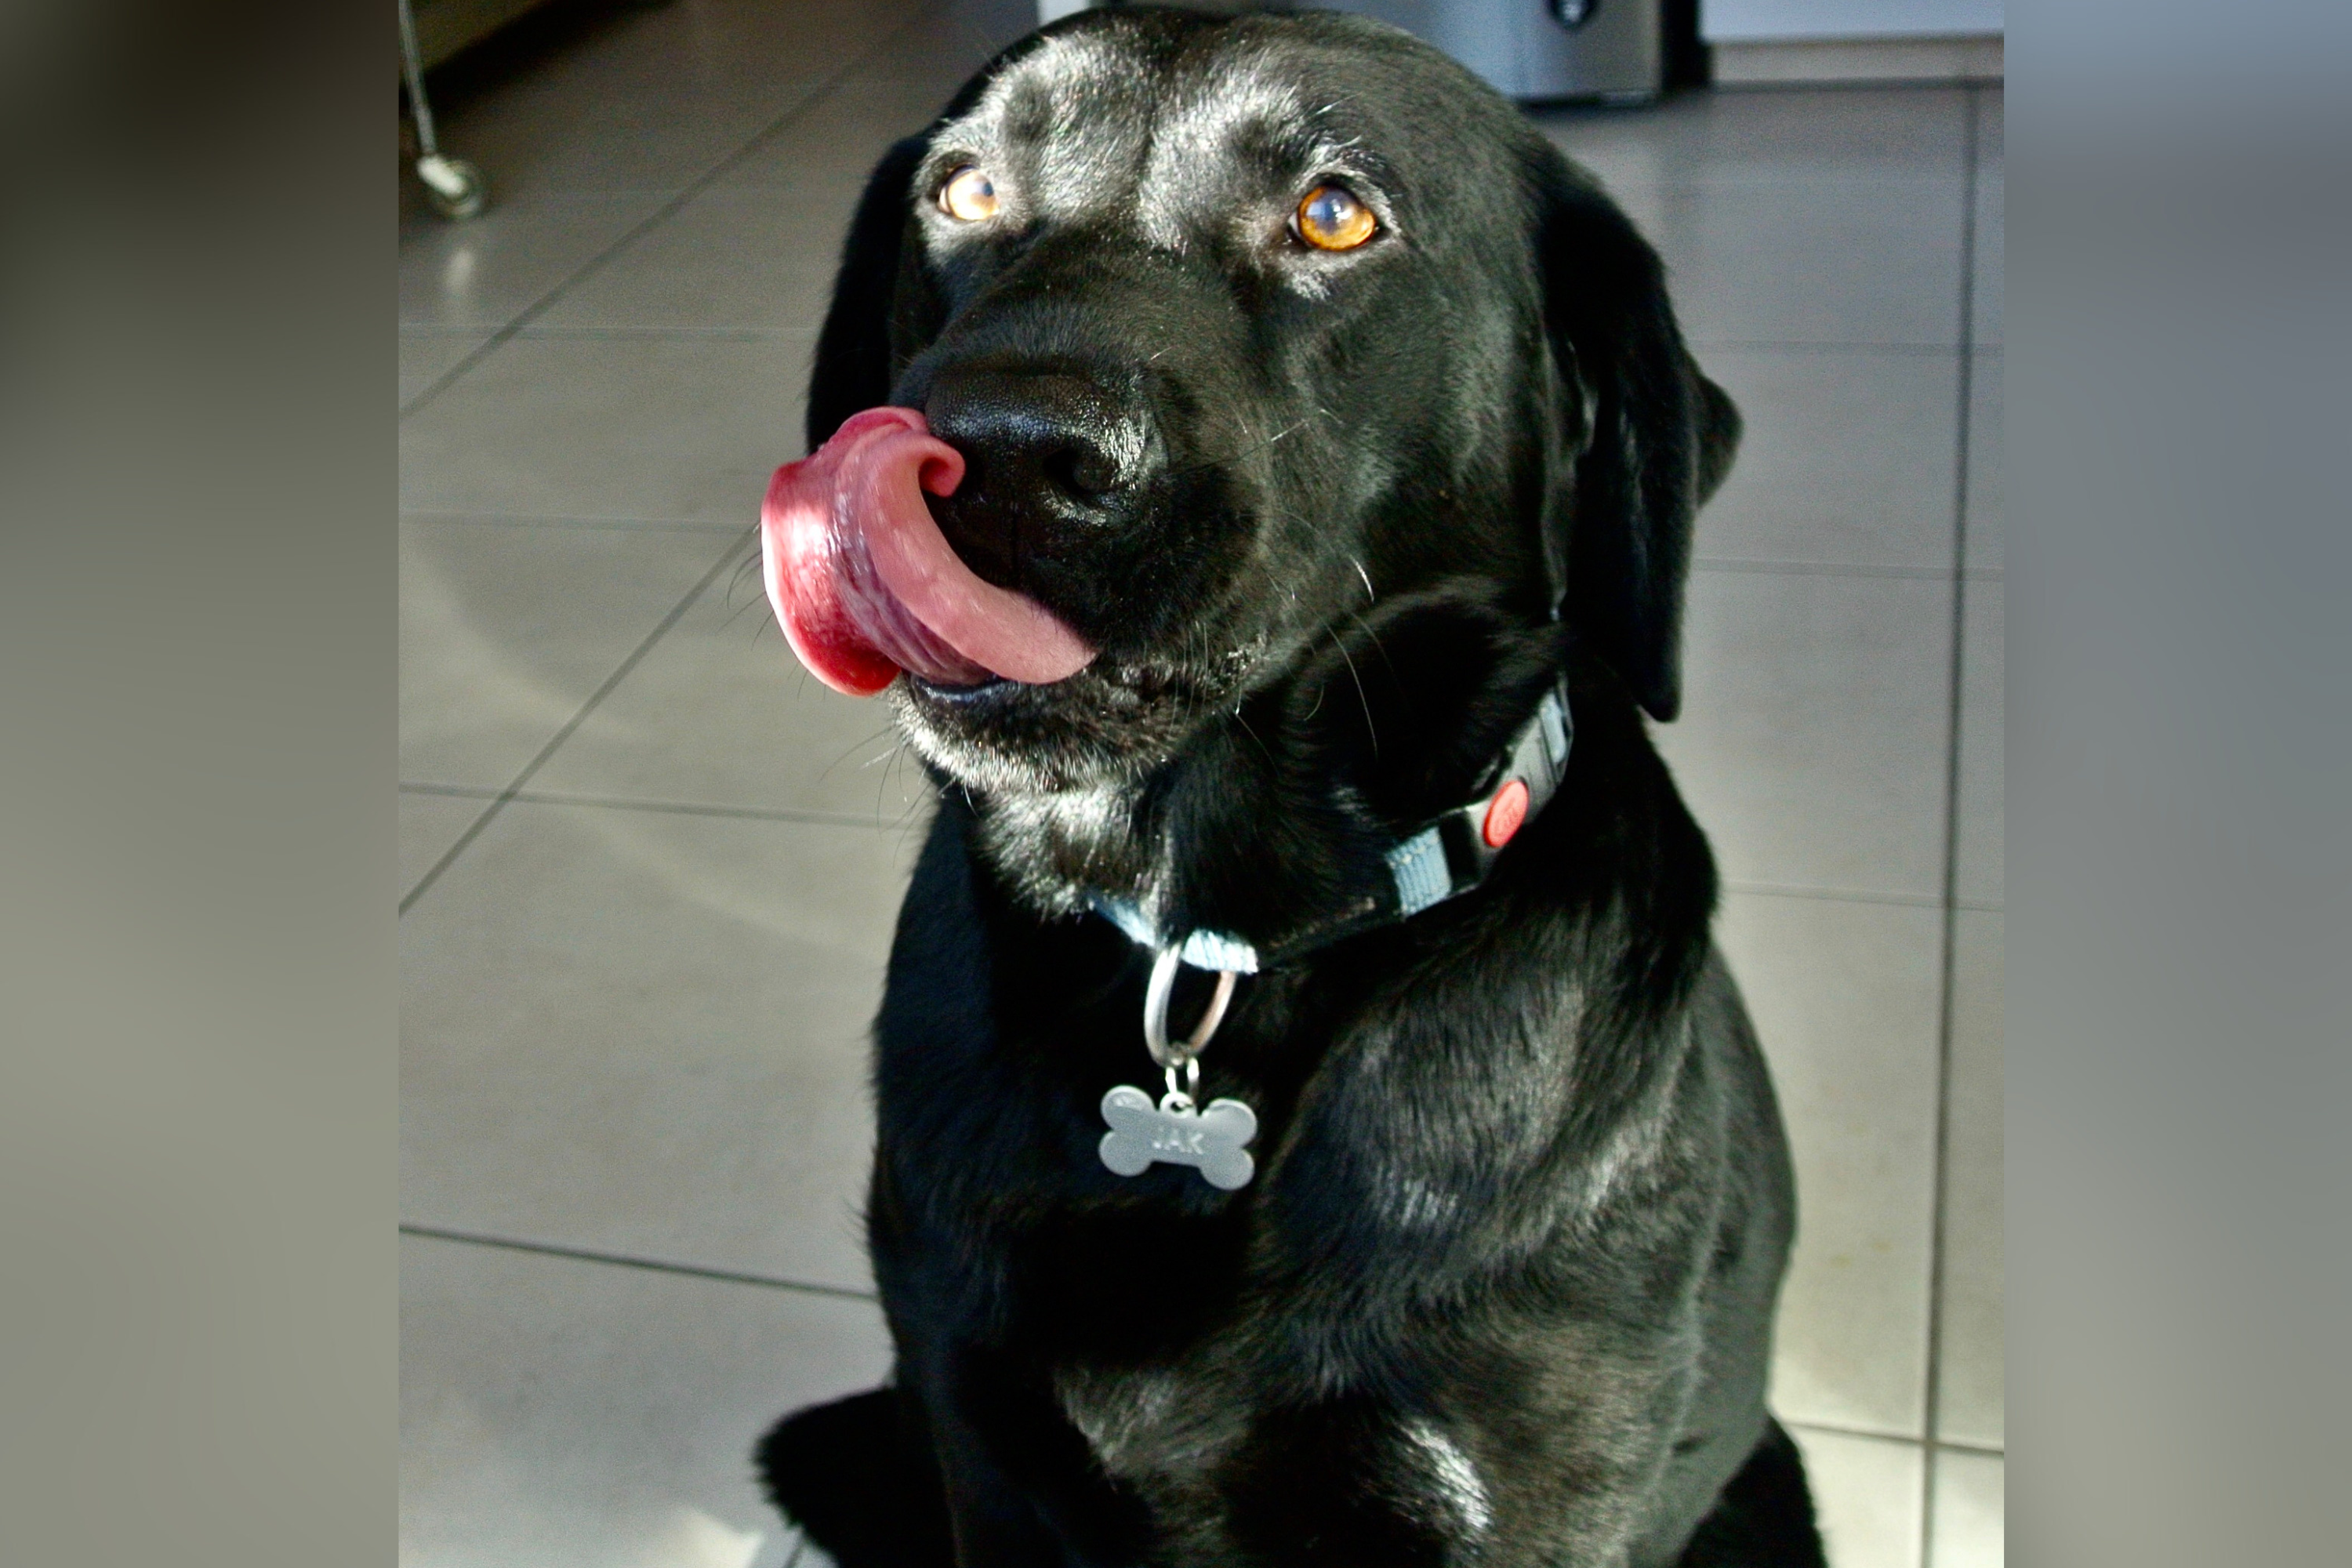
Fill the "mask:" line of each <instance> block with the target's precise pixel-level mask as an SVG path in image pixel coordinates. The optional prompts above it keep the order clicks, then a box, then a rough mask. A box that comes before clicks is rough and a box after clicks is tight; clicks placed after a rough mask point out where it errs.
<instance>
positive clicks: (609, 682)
mask: <svg viewBox="0 0 2352 1568" xmlns="http://www.w3.org/2000/svg"><path fill="white" fill-rule="evenodd" d="M757 532H758V530H757V529H752V528H747V529H745V530H744V531H742V533H741V534H740V535H739V536H738V537H737V538H735V539H734V540H732V541H731V542H729V544H728V546H727V550H726V552H725V553H724V554H722V555H720V556H719V559H718V560H717V561H715V562H713V563H711V565H710V570H709V571H708V572H705V573H704V574H702V579H701V581H699V582H698V583H696V584H695V585H694V586H693V587H692V588H691V589H689V590H688V592H687V595H686V596H685V597H684V598H682V599H680V600H679V601H678V602H677V604H675V605H672V606H670V611H669V614H667V615H666V616H663V617H662V618H661V622H660V624H659V625H657V626H655V627H654V629H653V630H652V631H650V632H647V633H646V637H645V640H644V641H643V642H640V643H639V644H637V646H636V647H635V648H633V649H631V650H630V652H629V657H628V658H625V659H623V660H622V661H621V667H620V668H618V669H615V670H614V671H613V673H612V674H610V675H608V676H606V677H605V678H604V684H603V685H601V686H599V687H597V688H596V689H595V690H593V691H592V692H590V693H589V694H588V700H587V701H585V702H583V703H582V704H581V705H580V710H579V711H578V712H576V713H574V714H572V717H571V718H570V719H568V720H566V721H564V725H563V728H562V729H561V730H558V731H556V732H555V733H554V734H553V735H551V736H550V737H549V738H548V742H547V744H545V745H544V746H541V748H540V749H539V754H538V755H536V756H534V757H532V758H531V759H530V761H529V762H528V763H524V764H523V767H522V772H520V773H517V774H515V776H514V778H513V780H512V782H510V783H509V784H508V785H507V786H506V788H505V789H503V790H501V791H500V792H499V796H498V798H497V799H495V800H493V801H491V802H490V804H489V805H488V809H486V810H485V811H483V813H482V815H481V816H478V817H476V818H474V820H473V824H472V825H471V826H468V827H467V829H466V831H465V832H463V833H461V834H459V835H458V836H457V843H455V844H452V845H451V846H449V847H448V848H447V850H446V851H445V852H444V853H443V854H442V856H441V858H439V859H438V860H436V861H435V862H433V864H432V866H431V867H430V868H428V869H427V870H426V871H425V875H423V876H422V877H419V878H418V879H416V885H415V887H413V888H411V889H408V892H407V894H406V895H405V896H404V897H403V898H402V900H400V912H401V913H402V914H406V913H407V912H408V911H409V910H410V909H411V908H412V907H413V906H414V905H415V902H416V900H419V899H421V898H423V897H424V896H425V892H426V890H427V889H430V888H431V887H432V886H433V884H434V883H436V882H437V881H439V880H440V879H441V873H442V872H444V871H446V870H447V869H448V868H450V866H451V865H452V864H454V863H455V862H456V860H457V857H458V856H460V855H462V854H464V853H465V852H466V849H467V846H468V845H470V844H472V843H473V842H474V840H475V839H477V838H478V837H481V835H482V830H483V829H484V828H486V827H488V826H489V825H490V821H491V819H492V818H494V817H496V816H498V814H499V812H500V811H502V810H504V809H505V807H506V804H507V802H508V801H509V800H511V799H513V798H514V796H515V795H516V794H517V792H519V791H520V790H521V788H522V787H523V785H525V784H529V783H530V779H531V775H532V774H533V773H537V772H539V770H540V769H541V768H542V767H545V766H546V765H547V761H548V759H549V758H550V757H552V756H553V755H555V752H556V749H557V748H558V747H560V746H562V744H563V742H566V741H568V740H570V739H571V738H572V731H575V730H577V729H579V728H580V726H581V725H582V724H583V723H585V722H586V721H587V719H588V715H589V714H591V713H593V712H594V711H595V710H596V705H597V704H598V703H600V702H602V701H604V699H605V698H607V697H609V696H611V695H612V692H613V689H614V687H616V686H618V685H620V684H621V682H622V681H623V680H624V679H626V678H627V676H628V673H629V671H631V670H633V669H635V668H637V663H638V661H639V660H640V659H643V658H645V657H646V654H648V653H651V652H652V651H653V647H654V644H656V643H657V642H659V641H661V639H662V637H663V635H664V634H666V633H667V631H668V630H669V629H670V627H672V626H676V625H677V623H678V621H679V620H680V619H682V618H683V617H684V616H685V615H686V612H687V610H688V608H689V607H691V606H692V605H693V604H694V602H695V601H696V600H697V599H699V598H700V597H702V595H703V594H704V593H705V592H706V591H707V590H708V589H709V586H710V584H713V583H715V582H717V581H718V580H719V574H720V573H722V572H724V571H726V570H727V568H728V567H729V566H730V565H732V564H734V562H735V558H736V557H737V556H738V555H740V554H741V553H742V550H743V546H744V545H746V544H748V543H750V542H751V539H752V536H753V535H754V534H755V533H757Z"/></svg>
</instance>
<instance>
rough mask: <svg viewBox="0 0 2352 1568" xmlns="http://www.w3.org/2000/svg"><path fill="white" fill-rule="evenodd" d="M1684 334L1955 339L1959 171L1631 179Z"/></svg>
mask: <svg viewBox="0 0 2352 1568" xmlns="http://www.w3.org/2000/svg"><path fill="white" fill-rule="evenodd" d="M1615 194H1616V195H1617V198H1618V200H1619V201H1620V202H1621V203H1622V205H1624V207H1625V209H1626V212H1627V213H1628V215H1629V216H1632V218H1633V221H1634V223H1635V224H1636V225H1637V226H1639V227H1640V228H1641V230H1642V232H1643V233H1644V234H1645V235H1647V236H1648V237H1649V238H1650V241H1651V243H1652V244H1654V245H1655V246H1656V247H1658V251H1659V254H1660V255H1662V256H1663V257H1664V258H1665V262H1666V269H1667V279H1668V286H1669V288H1670V289H1671V290H1672V293H1673V297H1674V301H1675V313H1676V315H1677V317H1678V318H1679V319H1680V321H1681V322H1682V327H1683V331H1684V333H1685V335H1686V336H1687V337H1689V338H1690V339H1691V341H1692V342H1696V343H1698V344H1700V345H1702V346H1706V345H1711V344H1719V343H1756V342H1768V343H1872V344H1882V345H1906V344H1907V345H1911V346H1915V347H1920V346H1924V347H1943V346H1947V345H1953V344H1957V343H1958V342H1960V319H1959V306H1958V300H1959V287H1960V241H1961V216H1962V209H1963V208H1964V207H1965V205H1967V197H1966V189H1965V186H1964V184H1963V183H1962V182H1961V181H1960V180H1958V179H1957V178H1954V179H1903V180H1879V181H1851V180H1790V181H1784V182H1781V183H1780V184H1769V185H1767V184H1738V185H1728V186H1691V185H1661V186H1640V185H1628V186H1625V187H1623V188H1622V189H1620V190H1618V191H1617V192H1616V193H1615Z"/></svg>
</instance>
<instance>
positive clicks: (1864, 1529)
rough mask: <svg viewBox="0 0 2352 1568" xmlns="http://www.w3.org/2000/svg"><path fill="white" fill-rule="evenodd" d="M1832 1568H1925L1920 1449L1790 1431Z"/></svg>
mask: <svg viewBox="0 0 2352 1568" xmlns="http://www.w3.org/2000/svg"><path fill="white" fill-rule="evenodd" d="M1789 1435H1790V1436H1792V1437H1794V1438H1796V1440H1797V1447H1800V1448H1801V1449H1803V1450H1804V1455H1805V1473H1806V1478H1807V1479H1809V1480H1810V1481H1811V1483H1812V1489H1813V1509H1814V1512H1815V1515H1816V1517H1818V1518H1819V1519H1820V1521H1821V1526H1822V1543H1823V1544H1824V1545H1825V1546H1827V1548H1828V1549H1829V1550H1828V1555H1829V1563H1830V1568H1919V1534H1920V1518H1919V1512H1920V1490H1921V1487H1922V1485H1923V1479H1922V1475H1921V1468H1922V1466H1923V1465H1924V1464H1925V1463H1926V1460H1925V1458H1924V1457H1923V1455H1922V1454H1921V1451H1920V1447H1919V1445H1918V1444H1916V1443H1907V1442H1899V1441H1895V1440H1891V1439H1888V1438H1884V1437H1854V1436H1847V1435H1846V1434H1844V1433H1843V1432H1823V1431H1821V1430H1819V1429H1818V1428H1807V1427H1803V1426H1791V1427H1790V1429H1789Z"/></svg>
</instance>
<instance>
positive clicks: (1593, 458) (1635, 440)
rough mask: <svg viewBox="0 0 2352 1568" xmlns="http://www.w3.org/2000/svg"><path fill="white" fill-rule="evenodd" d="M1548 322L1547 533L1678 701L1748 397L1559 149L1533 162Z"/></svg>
mask: <svg viewBox="0 0 2352 1568" xmlns="http://www.w3.org/2000/svg"><path fill="white" fill-rule="evenodd" d="M1536 190H1537V193H1538V224H1539V229H1540V232H1539V234H1538V255H1539V257H1540V263H1541V266H1542V269H1543V289H1544V327H1545V331H1546V333H1547V335H1548V336H1549V339H1550V342H1551V347H1552V353H1553V355H1554V358H1555V360H1556V361H1557V363H1558V365H1559V375H1560V379H1561V381H1562V382H1563V383H1564V384H1565V385H1564V386H1563V389H1562V390H1563V392H1564V394H1565V399H1564V401H1565V404H1566V406H1565V407H1563V409H1562V410H1561V420H1560V423H1561V426H1562V438H1563V439H1562V447H1561V451H1560V459H1561V460H1560V462H1559V469H1560V471H1559V472H1558V473H1557V474H1556V475H1555V479H1554V483H1553V496H1552V500H1551V504H1550V507H1549V513H1550V515H1549V517H1548V519H1547V532H1548V537H1547V539H1546V540H1545V547H1546V550H1547V552H1549V554H1550V556H1551V558H1552V560H1553V562H1554V564H1555V567H1556V568H1558V569H1559V570H1560V571H1562V573H1563V574H1564V575H1565V578H1566V597H1565V603H1564V604H1563V605H1562V607H1561V614H1562V616H1564V617H1565V618H1566V619H1567V621H1568V622H1569V625H1570V627H1571V628H1572V629H1573V630H1574V631H1575V633H1576V635H1577V637H1578V638H1579V639H1580V641H1581V642H1582V643H1584V645H1585V646H1587V647H1591V648H1592V649H1594V651H1596V652H1597V653H1599V654H1600V655H1601V658H1604V659H1606V660H1607V661H1608V663H1609V665H1610V668H1612V669H1614V670H1615V671H1616V672H1617V674H1618V676H1619V677H1620V678H1621V679H1622V680H1623V681H1624V682H1625V685H1626V688H1627V689H1629V690H1630V691H1631V692H1632V693H1633V697H1634V699H1635V700H1637V701H1639V702H1640V703H1641V705H1642V706H1643V708H1644V709H1645V710H1648V711H1649V712H1650V714H1651V715H1652V716H1653V717H1654V718H1658V719H1662V720H1663V719H1672V718H1673V717H1674V716H1675V713H1676V712H1678V711H1679V710H1681V707H1682V653H1681V642H1682V618H1683V586H1684V579H1685V577H1686V576H1687V575H1688V574H1689V571H1690V553H1691V522H1692V519H1693V518H1694V517H1695V516H1696V513H1697V511H1698V508H1699V505H1700V503H1701V502H1703V501H1705V500H1706V498H1707V497H1709V496H1710V495H1713V494H1714V493H1715V489H1716V487H1717V485H1719V484H1721V483H1722V482H1723V478H1724V475H1725V474H1726V472H1727V471H1728V470H1729V468H1730V467H1731V458H1732V454H1733V453H1734V452H1735V451H1737V450H1738V446H1739V411H1738V409H1737V408H1735V407H1734V406H1733V405H1732V402H1731V399H1730V398H1729V397H1728V396H1727V395H1725V393H1724V391H1723V389H1722V388H1721V387H1718V386H1717V385H1716V384H1714V383H1713V382H1711V381H1709V380H1707V379H1706V376H1704V375H1702V374H1699V369H1698V366H1697V364H1696V363H1694V362H1693V360H1692V359H1691V356H1690V354H1689V352H1688V351H1687V350H1685V348H1684V347H1683V338H1682V331H1681V329H1680V328H1678V327H1677V326H1676V325H1675V314H1674V308H1673V306H1672V305H1671V304H1670V303H1669V302H1668V301H1667V299H1666V283H1665V268H1664V265H1663V264H1661V263H1660V261H1659V260H1658V255H1657V252H1656V251H1654V250H1653V249H1651V248H1650V245H1649V242H1648V241H1647V240H1644V239H1643V237H1641V235H1640V234H1638V233H1636V232H1635V231H1634V228H1633V224H1632V223H1631V222H1630V221H1629V220H1628V219H1627V218H1626V216H1625V215H1624V214H1623V213H1622V212H1620V211H1619V210H1618V209H1617V205H1616V204H1615V203H1613V202H1612V201H1611V200H1610V199H1609V198H1608V197H1607V196H1606V195H1603V194H1602V193H1601V190H1600V188H1599V187H1598V186H1596V185H1594V184H1591V183H1590V182H1589V181H1588V180H1587V179H1586V178H1584V177H1583V176H1582V175H1580V174H1578V173H1576V172H1575V171H1573V170H1571V169H1570V167H1569V166H1568V164H1567V163H1566V162H1565V160H1562V159H1560V158H1559V157H1558V156H1557V155H1556V154H1555V155H1553V156H1550V157H1548V158H1545V159H1543V160H1542V161H1541V163H1540V164H1539V166H1538V170H1537V173H1536Z"/></svg>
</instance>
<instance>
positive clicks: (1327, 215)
mask: <svg viewBox="0 0 2352 1568" xmlns="http://www.w3.org/2000/svg"><path fill="white" fill-rule="evenodd" d="M1379 227H1380V223H1379V221H1378V220H1377V219H1375V218H1374V217H1373V216H1372V209H1371V208H1370V207H1368V206H1366V205H1364V204H1363V203H1361V202H1360V201H1358V200H1357V199H1356V198H1355V195H1354V194H1353V193H1352V192H1350V191H1349V189H1348V188H1347V187H1346V186H1345V185H1318V186H1316V187H1315V188H1314V189H1313V190H1311V191H1309V192H1307V199H1306V200H1305V201H1303V202H1300V203H1299V204H1298V237H1299V238H1301V239H1303V240H1305V241H1306V242H1307V244H1309V245H1311V246H1313V247H1315V248H1316V249H1318V250H1353V249H1355V248H1356V247H1358V246H1360V245H1361V244H1363V243H1364V241H1366V240H1368V239H1370V238H1371V237H1372V231H1373V230H1375V229H1377V228H1379Z"/></svg>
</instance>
